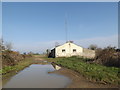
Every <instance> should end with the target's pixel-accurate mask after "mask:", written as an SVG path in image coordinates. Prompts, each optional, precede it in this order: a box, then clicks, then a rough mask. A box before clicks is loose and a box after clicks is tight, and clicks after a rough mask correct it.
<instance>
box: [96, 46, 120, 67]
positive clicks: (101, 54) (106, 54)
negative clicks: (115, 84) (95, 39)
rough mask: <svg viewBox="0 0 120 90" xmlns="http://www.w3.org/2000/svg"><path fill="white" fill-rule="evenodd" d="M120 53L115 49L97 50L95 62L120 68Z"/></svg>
mask: <svg viewBox="0 0 120 90" xmlns="http://www.w3.org/2000/svg"><path fill="white" fill-rule="evenodd" d="M119 56H120V52H119V51H117V50H116V49H115V47H107V48H104V49H97V50H96V57H95V62H96V63H98V64H102V65H105V66H115V67H120V57H119Z"/></svg>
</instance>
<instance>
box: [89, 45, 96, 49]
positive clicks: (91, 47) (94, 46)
mask: <svg viewBox="0 0 120 90" xmlns="http://www.w3.org/2000/svg"><path fill="white" fill-rule="evenodd" d="M88 49H91V50H96V49H97V45H95V44H91V45H90V46H89V47H88Z"/></svg>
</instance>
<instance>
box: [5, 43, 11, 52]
mask: <svg viewBox="0 0 120 90" xmlns="http://www.w3.org/2000/svg"><path fill="white" fill-rule="evenodd" d="M5 47H6V49H7V50H11V49H12V48H13V47H12V43H11V42H6V43H5Z"/></svg>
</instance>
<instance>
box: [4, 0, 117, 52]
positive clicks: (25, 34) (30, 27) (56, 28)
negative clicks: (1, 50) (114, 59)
mask: <svg viewBox="0 0 120 90" xmlns="http://www.w3.org/2000/svg"><path fill="white" fill-rule="evenodd" d="M2 5H3V6H2V9H3V14H2V15H3V22H2V24H3V38H4V40H5V41H7V42H12V43H13V49H14V50H17V51H20V52H29V51H33V52H40V53H42V52H45V50H46V49H51V48H53V47H54V46H55V42H58V43H59V44H63V43H65V42H66V34H65V13H67V22H68V23H67V27H68V39H69V40H72V41H74V43H76V44H78V45H80V46H82V47H85V48H87V47H88V46H89V45H90V44H97V45H98V46H99V47H106V46H109V45H111V46H116V47H118V3H117V2H76V3H73V2H61V3H60V2H56V3H55V2H49V3H48V2H16V3H15V2H12V3H10V2H4V3H3V4H2Z"/></svg>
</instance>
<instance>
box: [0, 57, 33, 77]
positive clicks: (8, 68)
mask: <svg viewBox="0 0 120 90" xmlns="http://www.w3.org/2000/svg"><path fill="white" fill-rule="evenodd" d="M32 62H33V58H32V57H30V58H25V59H24V60H23V61H20V62H19V63H18V64H17V65H14V66H6V67H4V68H2V70H0V74H2V75H5V74H7V73H9V72H12V71H15V72H18V71H20V70H22V69H24V68H25V67H27V66H29V65H30V64H32Z"/></svg>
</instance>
